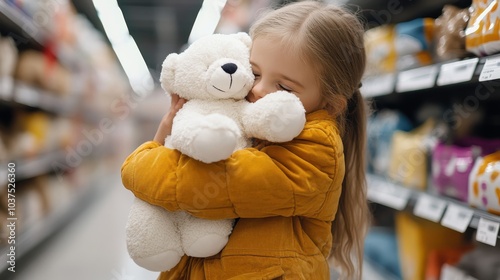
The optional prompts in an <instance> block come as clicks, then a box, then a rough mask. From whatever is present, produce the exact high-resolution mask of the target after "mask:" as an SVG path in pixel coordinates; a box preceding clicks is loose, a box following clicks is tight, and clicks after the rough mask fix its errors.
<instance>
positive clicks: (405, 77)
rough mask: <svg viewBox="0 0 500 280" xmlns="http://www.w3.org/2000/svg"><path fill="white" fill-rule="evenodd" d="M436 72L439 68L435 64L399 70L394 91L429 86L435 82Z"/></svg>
mask: <svg viewBox="0 0 500 280" xmlns="http://www.w3.org/2000/svg"><path fill="white" fill-rule="evenodd" d="M438 72H439V68H438V66H437V65H431V66H427V67H421V68H416V69H411V70H406V71H403V72H400V73H399V75H398V82H397V84H396V91H398V92H402V91H411V90H418V89H426V88H431V87H433V86H434V83H435V82H436V76H437V74H438Z"/></svg>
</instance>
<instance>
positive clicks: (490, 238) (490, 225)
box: [476, 218, 500, 247]
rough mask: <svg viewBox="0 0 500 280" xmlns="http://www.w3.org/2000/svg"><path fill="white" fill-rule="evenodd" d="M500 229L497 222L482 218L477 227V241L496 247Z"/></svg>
mask: <svg viewBox="0 0 500 280" xmlns="http://www.w3.org/2000/svg"><path fill="white" fill-rule="evenodd" d="M499 227H500V224H499V223H497V222H493V221H489V220H486V219H483V218H480V219H479V224H478V225H477V232H476V240H477V241H479V242H482V243H484V244H488V245H491V246H493V247H494V246H495V245H496V244H497V236H498V228H499Z"/></svg>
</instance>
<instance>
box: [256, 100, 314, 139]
mask: <svg viewBox="0 0 500 280" xmlns="http://www.w3.org/2000/svg"><path fill="white" fill-rule="evenodd" d="M265 98H267V99H268V100H267V101H268V102H270V103H271V104H272V105H271V106H270V107H271V108H272V110H270V113H269V115H268V117H267V123H268V127H267V130H268V131H267V133H266V134H267V137H266V138H267V139H266V140H268V141H272V142H286V141H290V140H292V139H293V138H294V137H296V136H297V135H299V134H300V132H301V131H302V129H304V124H305V122H306V116H305V110H304V106H303V105H302V102H300V100H299V99H298V97H296V96H295V95H293V94H291V93H289V92H285V91H279V92H275V93H272V94H269V95H266V96H265Z"/></svg>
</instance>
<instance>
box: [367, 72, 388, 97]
mask: <svg viewBox="0 0 500 280" xmlns="http://www.w3.org/2000/svg"><path fill="white" fill-rule="evenodd" d="M395 82H396V75H394V74H385V75H380V76H374V77H367V78H365V79H363V86H362V87H361V93H362V94H363V96H364V97H374V96H379V95H385V94H389V93H392V92H393V91H394V85H395Z"/></svg>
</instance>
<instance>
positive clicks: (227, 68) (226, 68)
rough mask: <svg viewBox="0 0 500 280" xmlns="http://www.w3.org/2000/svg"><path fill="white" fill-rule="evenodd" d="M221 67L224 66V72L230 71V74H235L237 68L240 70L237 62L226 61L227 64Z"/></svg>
mask: <svg viewBox="0 0 500 280" xmlns="http://www.w3.org/2000/svg"><path fill="white" fill-rule="evenodd" d="M221 67H222V70H224V72H226V73H228V74H229V75H231V74H234V72H236V70H238V66H236V64H234V63H226V64H224V65H222V66H221Z"/></svg>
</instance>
